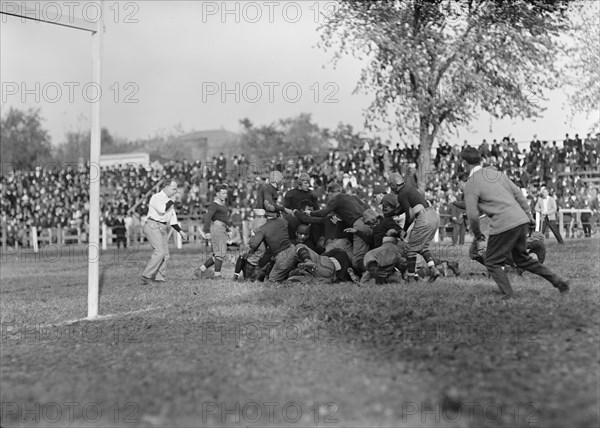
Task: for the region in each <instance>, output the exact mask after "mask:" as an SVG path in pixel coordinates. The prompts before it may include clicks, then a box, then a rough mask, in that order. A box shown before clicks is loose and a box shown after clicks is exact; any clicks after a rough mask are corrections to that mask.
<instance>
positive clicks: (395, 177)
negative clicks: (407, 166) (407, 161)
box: [388, 172, 404, 186]
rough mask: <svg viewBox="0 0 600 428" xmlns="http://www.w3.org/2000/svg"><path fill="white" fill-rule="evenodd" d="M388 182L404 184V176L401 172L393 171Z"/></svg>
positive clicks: (398, 184)
mask: <svg viewBox="0 0 600 428" xmlns="http://www.w3.org/2000/svg"><path fill="white" fill-rule="evenodd" d="M388 183H394V184H396V185H397V186H400V185H401V184H404V177H402V174H400V173H399V172H392V173H391V174H390V177H389V178H388Z"/></svg>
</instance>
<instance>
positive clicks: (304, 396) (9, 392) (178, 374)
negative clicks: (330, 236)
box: [0, 239, 600, 427]
mask: <svg viewBox="0 0 600 428" xmlns="http://www.w3.org/2000/svg"><path fill="white" fill-rule="evenodd" d="M440 251H441V250H440ZM466 252H467V248H466V247H464V248H462V251H456V250H453V251H452V252H451V253H448V252H446V256H450V257H451V258H453V257H458V258H460V261H461V271H462V275H461V277H459V278H456V277H447V278H442V279H440V280H438V281H437V282H435V283H433V284H430V283H427V282H424V283H420V284H411V285H405V284H390V285H383V286H379V285H366V286H357V285H355V284H350V283H345V284H335V285H326V286H324V285H311V284H293V285H292V284H281V285H270V284H267V283H236V282H233V281H231V280H229V279H222V280H206V281H203V282H200V281H197V280H193V279H191V278H192V272H193V270H194V269H195V268H196V267H197V266H198V264H199V260H200V259H201V258H202V259H204V257H205V255H204V254H202V250H201V249H200V248H189V246H186V247H184V249H183V250H179V251H178V250H172V253H171V260H170V270H169V275H170V278H169V282H168V283H166V284H163V285H158V284H156V285H146V286H144V285H142V284H141V282H140V281H139V274H140V271H141V269H142V267H143V265H144V264H145V262H146V261H147V260H148V258H149V255H150V250H149V247H147V246H142V247H141V248H139V249H134V250H131V251H129V252H125V253H123V252H121V253H117V252H116V250H108V251H106V252H104V253H103V254H102V258H101V270H102V289H101V299H100V314H101V315H102V316H101V317H100V318H99V319H97V320H94V321H87V320H82V318H84V317H85V315H86V305H87V288H86V287H87V260H86V258H85V256H84V255H82V253H81V248H77V247H65V248H63V249H62V252H57V251H56V248H54V249H51V250H50V249H49V250H47V251H42V252H41V253H39V254H38V256H37V258H36V257H34V255H33V254H30V253H29V254H25V253H6V254H3V255H2V266H1V271H0V278H1V283H2V286H1V304H0V309H1V319H2V355H1V357H2V361H1V364H2V367H1V401H2V409H1V410H2V415H1V425H2V427H6V426H95V427H100V426H130V427H135V426H206V427H208V426H240V427H241V426H294V427H300V426H302V427H305V426H311V427H312V426H332V427H333V426H340V427H341V426H357V427H371V426H427V427H429V426H460V427H470V426H473V427H480V426H504V427H513V426H523V427H524V426H528V427H531V426H534V427H575V426H577V427H597V426H599V424H600V420H599V410H598V409H599V400H600V398H599V389H600V328H599V324H600V318H599V317H600V315H599V313H600V312H599V310H598V303H599V301H598V297H599V291H598V290H599V288H598V283H599V279H600V268H599V255H600V247H599V241H598V239H591V240H590V239H588V240H573V241H569V242H567V243H566V245H564V246H561V247H559V246H556V245H555V244H554V243H553V242H550V243H549V244H548V256H547V260H546V264H547V265H548V266H550V267H551V268H552V269H554V270H556V271H557V272H558V273H560V274H562V275H564V276H566V277H568V278H570V280H571V285H572V292H571V293H570V294H569V295H568V296H561V295H560V294H559V293H558V291H557V290H556V289H554V288H553V287H552V286H551V285H550V284H549V283H547V282H545V281H544V280H542V279H541V278H538V277H534V276H532V275H530V274H527V273H526V274H525V275H524V276H522V277H518V276H516V274H513V275H512V276H511V278H512V280H513V286H514V288H515V290H516V291H517V295H518V297H517V299H514V300H510V301H503V300H501V299H500V295H499V294H498V290H497V287H496V286H495V284H494V283H493V282H492V281H491V280H490V279H488V278H486V277H484V276H482V275H479V274H478V273H481V272H483V269H482V268H481V267H480V266H479V265H477V264H475V263H472V262H469V261H468V259H467V257H466ZM224 273H225V275H226V278H230V277H231V273H232V264H231V263H230V262H229V263H226V265H225V272H224ZM469 273H473V274H474V275H468V274H469ZM78 320H79V321H78Z"/></svg>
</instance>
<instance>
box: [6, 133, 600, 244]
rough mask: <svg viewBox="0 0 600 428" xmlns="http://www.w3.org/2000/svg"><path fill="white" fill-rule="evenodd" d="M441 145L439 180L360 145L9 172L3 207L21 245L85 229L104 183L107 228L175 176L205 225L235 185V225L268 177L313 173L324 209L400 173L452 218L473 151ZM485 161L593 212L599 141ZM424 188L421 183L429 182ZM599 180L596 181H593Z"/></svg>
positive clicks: (492, 153) (186, 208)
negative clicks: (337, 195)
mask: <svg viewBox="0 0 600 428" xmlns="http://www.w3.org/2000/svg"><path fill="white" fill-rule="evenodd" d="M467 145H468V143H467V142H466V141H465V142H464V144H463V145H454V146H450V145H449V144H448V143H443V144H441V145H440V146H439V147H438V148H437V150H436V155H435V157H434V159H433V164H434V169H433V172H431V173H428V174H425V175H421V176H417V174H416V171H417V168H416V166H417V164H418V158H419V148H418V147H415V146H414V145H413V146H408V145H404V147H402V146H401V145H400V144H396V145H395V147H394V146H391V147H389V146H384V145H382V144H381V143H377V144H370V143H368V142H365V143H364V145H363V146H360V147H359V146H356V147H354V148H353V149H352V150H350V151H347V152H341V151H336V150H331V151H329V152H328V153H327V154H325V155H324V156H321V157H316V156H312V155H306V156H302V157H297V158H284V156H283V155H279V156H277V157H275V158H273V159H271V160H268V161H262V162H250V161H248V160H247V159H246V157H245V156H244V155H241V156H237V155H236V156H234V157H233V158H232V159H226V158H225V157H224V156H223V155H222V154H221V155H220V156H218V157H214V158H212V159H211V160H208V161H201V160H197V161H193V162H192V161H188V160H183V161H169V162H164V163H159V162H154V163H152V164H151V167H150V168H149V169H145V168H142V167H137V166H131V165H130V166H126V167H112V168H103V169H102V173H101V174H98V169H97V168H90V167H89V165H87V166H86V165H79V166H75V165H68V166H65V167H60V166H57V165H56V164H53V165H52V166H51V167H43V166H40V167H38V168H36V169H35V170H33V171H24V170H16V171H6V173H5V174H3V175H2V176H1V177H0V188H1V191H2V200H1V206H0V215H1V216H2V219H3V221H4V222H5V225H6V232H7V241H8V242H11V241H22V240H23V237H24V233H25V231H26V230H27V229H28V228H29V227H31V226H37V227H39V228H44V227H55V226H58V225H60V226H62V227H66V228H69V227H70V228H80V229H85V227H86V225H87V219H88V210H89V202H88V199H89V198H88V196H89V183H90V176H92V179H95V178H97V176H98V175H100V185H101V194H102V197H101V219H102V221H104V222H106V223H107V224H109V225H110V224H112V223H114V222H119V221H120V222H122V221H123V218H124V217H129V221H130V222H131V218H133V219H134V220H133V221H134V222H135V221H140V219H143V217H144V216H145V214H146V212H147V206H146V203H147V200H148V199H149V196H150V192H152V190H153V189H154V188H155V187H156V186H159V185H160V184H161V183H162V182H163V181H164V180H166V179H167V178H170V179H174V180H176V181H178V183H180V189H181V192H180V200H179V201H178V210H177V212H178V215H180V216H182V217H191V218H198V217H199V216H201V215H202V213H203V212H204V210H205V207H206V205H207V204H208V203H210V202H211V201H212V198H213V194H214V186H215V184H217V183H219V182H227V183H228V184H229V189H230V190H229V198H228V205H229V207H230V208H231V211H232V212H233V215H234V216H235V218H236V221H244V220H246V219H248V218H249V217H250V216H251V215H252V208H253V206H254V201H255V198H256V190H257V188H258V185H259V184H260V183H261V182H262V180H264V179H265V178H266V176H267V175H268V173H269V171H272V170H279V171H281V172H283V175H284V177H285V178H286V181H285V186H286V187H284V189H282V190H281V192H280V194H281V195H283V194H285V192H286V191H287V190H288V189H290V188H292V187H293V186H294V185H295V180H294V179H295V177H297V176H298V175H299V174H300V173H302V172H306V173H308V174H309V175H310V177H311V185H312V188H313V189H314V191H315V192H316V194H317V197H318V198H319V201H320V202H324V198H325V189H326V186H327V184H328V183H330V182H332V181H337V182H338V183H340V184H341V185H342V187H343V189H344V191H346V192H350V193H355V194H357V195H358V196H359V197H361V198H362V199H364V200H367V201H371V200H372V198H371V194H372V190H373V186H375V185H377V184H385V178H386V177H387V176H388V175H389V174H390V173H391V172H393V171H399V172H401V173H402V174H403V175H404V176H405V177H407V179H408V180H409V181H413V183H415V184H417V185H422V188H424V191H425V196H426V199H428V200H429V201H430V203H432V204H433V205H434V206H436V207H437V208H438V210H439V211H440V212H441V213H447V212H448V210H449V203H448V196H449V195H455V194H457V193H458V177H459V175H460V173H461V172H462V171H464V164H463V161H462V159H461V157H460V153H461V150H462V149H463V147H465V146H467ZM479 150H480V152H481V154H482V156H483V159H484V163H485V164H487V165H493V166H495V167H496V168H497V169H499V170H501V171H503V172H505V173H506V174H507V175H509V177H510V178H511V179H513V181H514V182H515V183H516V184H517V185H519V186H520V187H521V188H523V189H526V191H527V193H528V195H530V197H531V198H535V197H536V196H537V194H538V192H539V189H540V187H541V186H543V185H545V186H547V187H548V188H549V189H550V192H551V194H552V195H553V196H554V197H555V198H556V199H557V202H558V204H559V206H560V207H561V208H589V207H591V205H592V201H593V199H595V198H597V191H596V189H597V187H598V185H597V182H598V180H597V178H598V175H596V179H594V178H593V177H592V178H591V179H590V178H589V177H584V176H582V174H581V171H590V172H591V171H600V163H599V162H600V160H599V157H598V153H599V152H600V136H599V134H596V136H595V137H592V136H591V135H589V134H588V136H587V137H586V138H585V139H583V140H582V139H581V138H579V136H578V135H575V136H574V137H573V138H571V137H569V136H568V135H567V136H566V137H565V139H564V141H563V142H562V144H560V145H559V144H557V143H556V142H555V141H552V142H548V141H539V140H538V139H537V138H535V137H534V139H533V140H532V141H531V143H530V144H529V147H528V148H525V149H523V150H520V149H519V146H518V144H517V143H516V142H515V140H514V139H512V140H511V139H509V138H504V139H502V140H501V141H500V142H498V141H496V140H494V141H493V142H492V143H488V142H486V141H485V140H484V141H483V142H482V143H481V145H479ZM421 180H422V181H423V182H422V183H421V182H420V181H421ZM594 180H596V181H594Z"/></svg>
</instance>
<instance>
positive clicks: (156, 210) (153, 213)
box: [148, 190, 178, 225]
mask: <svg viewBox="0 0 600 428" xmlns="http://www.w3.org/2000/svg"><path fill="white" fill-rule="evenodd" d="M170 200H171V199H170V198H169V197H168V196H167V194H166V193H165V192H163V191H162V190H161V191H160V192H158V193H155V194H154V195H152V197H151V198H150V204H149V206H148V218H149V219H150V218H151V219H154V220H156V221H161V222H163V223H168V224H171V225H173V224H177V223H178V222H177V214H175V205H172V206H171V208H170V209H169V210H168V211H166V212H165V208H166V206H167V202H169V201H170Z"/></svg>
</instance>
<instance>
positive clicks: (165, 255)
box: [142, 181, 187, 284]
mask: <svg viewBox="0 0 600 428" xmlns="http://www.w3.org/2000/svg"><path fill="white" fill-rule="evenodd" d="M176 194H177V182H175V181H171V182H170V183H169V184H168V185H167V186H165V187H164V188H163V189H162V190H161V191H160V192H158V193H155V194H154V195H152V197H151V198H150V204H149V207H148V218H147V219H146V223H145V224H144V234H145V235H146V238H147V239H148V242H150V245H152V248H153V249H154V253H152V257H151V258H150V261H149V262H148V264H147V265H146V267H145V268H144V271H143V272H142V282H143V283H144V284H149V283H151V282H165V273H166V269H167V261H168V260H169V243H168V241H167V236H168V231H169V226H170V227H172V228H173V229H175V230H176V231H177V232H179V234H180V235H181V237H182V238H183V239H184V240H185V239H187V234H186V233H185V232H184V231H183V230H182V229H181V227H180V226H179V223H178V222H177V214H175V207H174V204H173V198H174V197H175V195H176Z"/></svg>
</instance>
